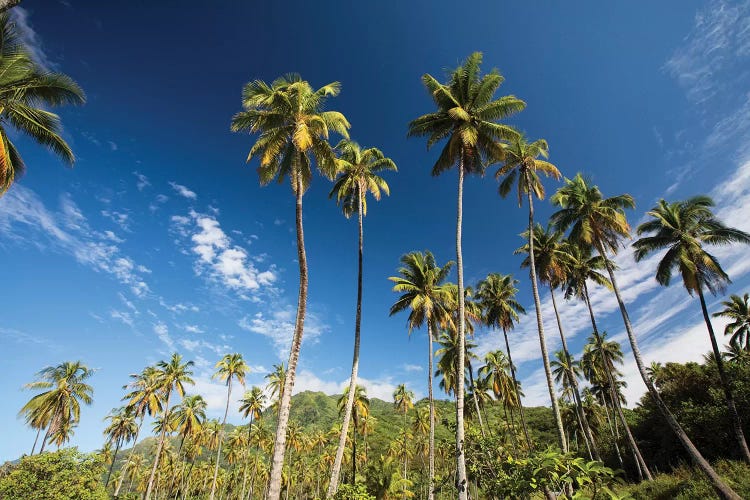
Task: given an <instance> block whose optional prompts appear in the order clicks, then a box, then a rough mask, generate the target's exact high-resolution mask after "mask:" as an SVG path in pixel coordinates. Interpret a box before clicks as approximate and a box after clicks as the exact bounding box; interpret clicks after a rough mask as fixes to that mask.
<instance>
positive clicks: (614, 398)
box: [583, 282, 653, 481]
mask: <svg viewBox="0 0 750 500" xmlns="http://www.w3.org/2000/svg"><path fill="white" fill-rule="evenodd" d="M583 298H584V301H585V302H586V307H587V308H588V310H589V317H590V318H591V328H592V329H593V331H594V336H595V337H596V338H597V339H598V338H600V337H599V328H597V326H596V318H595V316H594V309H593V307H591V300H590V298H589V290H588V285H586V283H585V282H584V284H583ZM601 359H602V366H603V367H604V372H605V373H606V375H607V385H608V386H609V400H610V403H611V404H612V412H613V413H616V414H617V418H619V419H620V423H622V427H623V428H624V429H625V436H626V437H627V438H628V445H629V446H630V449H631V451H632V452H633V458H634V460H635V466H636V468H637V469H638V477H639V479H643V477H642V476H641V474H643V473H645V475H646V479H648V480H649V481H651V480H652V479H653V476H652V475H651V470H650V469H649V468H648V465H646V460H644V458H643V455H642V454H641V449H640V448H639V447H638V443H636V442H635V438H634V437H633V433H632V432H630V425H628V421H627V420H625V414H624V413H623V411H622V406H621V405H620V397H619V395H618V394H617V389H616V387H617V386H616V384H615V378H614V376H613V375H612V370H613V369H614V367H613V366H611V365H610V363H609V362H608V361H607V360H606V359H604V356H602V357H601ZM614 437H615V448H616V450H617V458H618V459H619V460H620V465H621V466H622V465H623V462H622V456H621V455H620V448H619V447H618V446H617V440H618V439H619V433H618V432H617V420H616V418H615V435H614Z"/></svg>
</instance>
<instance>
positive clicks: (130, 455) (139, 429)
mask: <svg viewBox="0 0 750 500" xmlns="http://www.w3.org/2000/svg"><path fill="white" fill-rule="evenodd" d="M144 417H145V415H141V423H140V424H138V429H137V430H136V431H135V438H134V439H133V446H132V447H131V448H130V453H128V458H130V457H132V456H133V452H135V445H136V443H138V435H139V434H140V433H141V426H142V425H143V419H144ZM126 466H127V462H126ZM124 471H125V467H123V472H124ZM124 479H125V475H124V474H120V480H119V481H117V486H116V487H115V492H114V497H115V498H117V497H118V496H119V494H120V488H122V481H123V480H124Z"/></svg>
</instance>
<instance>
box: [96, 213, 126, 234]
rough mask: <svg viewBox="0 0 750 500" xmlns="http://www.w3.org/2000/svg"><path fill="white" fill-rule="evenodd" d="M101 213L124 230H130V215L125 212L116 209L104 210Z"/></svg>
mask: <svg viewBox="0 0 750 500" xmlns="http://www.w3.org/2000/svg"><path fill="white" fill-rule="evenodd" d="M101 214H102V215H103V216H104V217H106V218H107V219H109V220H111V221H112V222H114V223H115V224H117V225H118V226H120V228H121V229H122V230H123V231H126V232H130V215H129V214H127V213H125V212H118V211H116V210H102V211H101Z"/></svg>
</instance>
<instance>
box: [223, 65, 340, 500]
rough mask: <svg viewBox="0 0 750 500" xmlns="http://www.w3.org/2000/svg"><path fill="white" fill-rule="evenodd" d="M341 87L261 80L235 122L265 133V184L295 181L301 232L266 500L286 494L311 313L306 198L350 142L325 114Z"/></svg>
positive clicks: (245, 96)
mask: <svg viewBox="0 0 750 500" xmlns="http://www.w3.org/2000/svg"><path fill="white" fill-rule="evenodd" d="M340 90H341V85H340V84H339V83H338V82H333V83H329V84H328V85H325V86H323V87H321V88H319V89H318V90H315V89H313V87H312V86H311V85H310V84H309V83H308V82H306V81H304V80H302V78H301V77H300V76H299V75H297V74H290V75H286V76H283V77H279V78H277V79H276V80H274V81H273V82H272V83H271V84H270V85H268V84H267V83H265V82H263V81H260V80H255V81H253V82H250V83H248V84H246V85H245V87H244V89H243V92H242V106H243V108H244V111H241V112H239V113H237V114H236V115H234V117H233V118H232V126H231V128H232V130H233V131H235V132H240V131H245V132H250V133H253V134H255V133H257V134H259V137H258V139H257V140H256V142H255V144H254V145H253V147H252V148H251V149H250V153H249V154H248V157H247V160H248V161H250V160H251V159H252V158H253V157H255V156H259V157H260V166H259V167H258V175H259V176H260V182H261V184H263V185H265V184H268V183H270V182H271V181H272V180H274V179H277V180H278V181H279V182H283V181H284V179H285V178H287V177H288V178H289V180H290V182H291V184H292V191H294V194H295V200H296V205H295V207H296V208H295V212H296V217H295V219H296V228H297V261H298V263H299V296H298V300H297V317H296V320H295V326H294V336H293V337H292V345H291V348H290V350H289V361H288V363H287V369H288V376H287V377H286V381H285V384H284V390H283V394H282V396H281V404H280V405H279V422H278V426H277V428H276V442H275V444H274V451H273V460H272V464H271V477H270V479H269V487H268V493H267V496H266V498H268V499H269V500H278V498H279V496H280V495H281V473H282V469H283V466H284V452H285V450H286V427H287V423H288V422H289V407H290V405H291V400H292V389H293V387H294V377H295V375H296V373H297V361H298V359H299V352H300V348H301V346H302V335H303V330H304V324H305V312H306V309H307V255H306V253H305V240H304V231H303V227H302V195H303V194H304V193H305V191H306V190H307V188H308V187H309V185H310V181H311V180H312V169H311V165H312V160H313V158H314V160H315V163H316V165H317V168H318V170H319V171H320V172H321V173H322V174H323V175H324V176H326V177H328V178H332V177H333V176H334V175H335V173H336V172H335V161H334V153H333V150H332V148H331V146H330V144H329V143H328V136H329V131H333V132H336V133H338V134H339V135H341V136H343V137H344V138H347V139H348V138H349V134H348V132H347V130H348V129H349V127H350V125H349V122H348V121H347V120H346V118H345V117H344V115H342V114H341V113H339V112H336V111H323V110H322V109H323V105H324V104H325V101H326V99H327V98H328V97H334V96H336V95H338V93H339V91H340Z"/></svg>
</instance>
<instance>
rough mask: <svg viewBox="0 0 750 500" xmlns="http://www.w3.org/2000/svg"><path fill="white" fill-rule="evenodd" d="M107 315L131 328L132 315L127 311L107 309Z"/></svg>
mask: <svg viewBox="0 0 750 500" xmlns="http://www.w3.org/2000/svg"><path fill="white" fill-rule="evenodd" d="M109 317H110V318H112V319H116V320H117V321H120V322H122V323H123V324H126V325H128V326H129V327H131V328H132V327H133V317H132V316H131V314H130V313H129V312H127V311H117V310H115V309H112V310H111V311H109Z"/></svg>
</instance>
